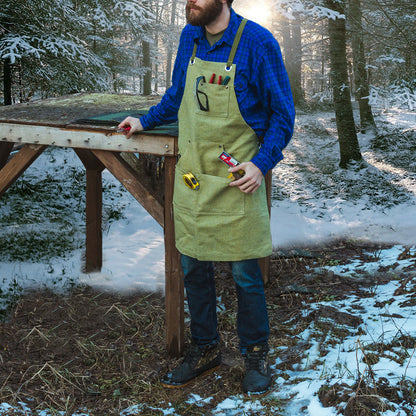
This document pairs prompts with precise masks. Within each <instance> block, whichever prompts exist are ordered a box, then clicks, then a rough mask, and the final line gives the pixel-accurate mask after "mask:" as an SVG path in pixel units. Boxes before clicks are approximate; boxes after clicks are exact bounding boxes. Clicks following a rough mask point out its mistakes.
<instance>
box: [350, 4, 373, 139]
mask: <svg viewBox="0 0 416 416" xmlns="http://www.w3.org/2000/svg"><path fill="white" fill-rule="evenodd" d="M349 5H350V7H349V20H350V26H351V47H352V54H353V71H354V85H355V96H356V99H357V101H358V105H359V108H360V124H361V131H362V132H363V133H365V132H366V131H368V130H373V131H374V132H375V131H376V124H375V121H374V117H373V112H372V110H371V106H370V103H369V95H370V88H369V84H368V76H367V71H366V59H365V53H364V41H363V28H362V24H361V20H362V11H361V2H360V0H350V4H349Z"/></svg>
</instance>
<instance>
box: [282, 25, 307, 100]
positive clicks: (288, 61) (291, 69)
mask: <svg viewBox="0 0 416 416" xmlns="http://www.w3.org/2000/svg"><path fill="white" fill-rule="evenodd" d="M282 36H283V43H282V47H283V56H284V61H285V67H286V70H287V74H288V76H289V81H290V87H291V89H292V94H293V101H294V103H295V105H299V104H301V103H303V102H304V99H305V97H304V93H303V89H302V38H301V30H300V25H299V23H293V22H292V20H289V19H285V20H283V23H282Z"/></svg>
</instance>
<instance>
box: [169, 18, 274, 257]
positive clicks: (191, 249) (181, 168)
mask: <svg viewBox="0 0 416 416" xmlns="http://www.w3.org/2000/svg"><path fill="white" fill-rule="evenodd" d="M244 24H245V21H244V20H243V22H242V24H241V25H240V28H239V31H238V32H237V35H236V37H235V40H234V44H233V47H232V49H231V53H230V57H229V58H228V62H227V63H225V62H209V61H202V60H200V59H199V58H196V57H195V56H196V49H197V44H195V46H194V51H193V55H192V57H191V60H190V63H189V66H188V71H187V76H186V84H185V91H184V95H183V98H182V102H181V106H180V109H179V113H178V120H179V139H178V146H179V160H178V163H177V165H176V171H175V188H174V197H173V207H174V222H175V236H176V247H177V249H178V250H179V252H180V253H182V254H186V255H188V256H190V257H193V258H197V259H199V260H210V261H239V260H247V259H253V258H259V257H266V256H269V255H270V254H271V252H272V243H271V233H270V218H269V212H268V208H267V199H266V189H265V183H264V181H263V183H262V185H261V186H260V188H258V189H257V190H256V191H255V192H254V194H245V193H243V192H241V191H240V190H239V189H238V187H231V186H229V183H230V182H231V181H232V179H229V178H228V175H229V172H228V166H227V165H225V164H224V163H223V162H221V161H220V160H219V159H218V156H219V155H220V154H221V153H222V152H223V151H226V152H227V153H229V154H230V155H231V156H233V157H234V158H235V159H236V160H238V161H239V162H243V161H249V160H251V159H252V157H253V156H254V155H255V154H256V153H257V152H258V150H259V144H258V138H257V135H256V134H255V132H254V131H253V130H252V129H251V128H250V127H249V126H248V125H247V123H246V122H245V120H244V119H243V117H242V115H241V113H240V110H239V107H238V102H237V98H236V95H235V91H234V79H235V73H236V67H235V64H233V59H234V56H235V52H236V50H237V47H238V43H239V40H240V38H241V33H242V30H243V29H244ZM212 74H216V77H215V82H214V83H209V80H210V79H211V76H212ZM220 75H221V77H222V80H224V79H225V77H226V76H229V77H230V80H229V82H228V84H227V85H218V83H217V82H218V78H219V76H220ZM201 76H203V77H205V82H203V81H201V79H200V82H199V83H198V91H197V90H196V85H197V79H198V78H199V77H201ZM205 94H206V96H205ZM206 97H207V100H208V108H209V109H208V111H204V109H206ZM198 99H199V101H198ZM199 102H201V103H202V108H201V106H200V104H199ZM189 172H190V173H192V174H193V175H194V176H195V177H196V179H197V180H198V182H199V185H200V186H199V189H198V190H195V189H190V188H189V187H188V186H187V185H186V184H185V182H184V180H183V175H184V174H186V173H189Z"/></svg>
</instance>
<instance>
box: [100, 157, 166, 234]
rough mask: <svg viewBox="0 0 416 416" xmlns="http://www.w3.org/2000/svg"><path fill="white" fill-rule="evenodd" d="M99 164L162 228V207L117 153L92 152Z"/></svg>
mask: <svg viewBox="0 0 416 416" xmlns="http://www.w3.org/2000/svg"><path fill="white" fill-rule="evenodd" d="M92 152H93V153H94V155H95V156H96V157H97V158H98V159H99V160H100V162H101V163H102V164H103V165H104V166H105V167H106V168H107V169H108V170H109V171H110V172H111V173H112V174H113V175H114V176H115V177H116V178H117V179H118V180H119V181H120V183H121V184H122V185H124V186H125V188H126V189H127V190H128V191H129V192H130V193H131V194H132V195H133V196H134V198H136V199H137V201H139V202H140V204H141V205H142V206H143V208H145V210H146V211H147V212H148V213H149V214H150V215H151V216H152V217H153V218H154V219H155V220H156V221H157V222H158V223H159V224H160V225H161V226H162V227H164V207H163V205H162V204H161V203H160V202H159V201H158V200H157V199H156V197H155V196H154V195H153V194H152V193H151V192H150V190H148V189H147V188H146V187H145V186H144V185H143V184H142V183H141V182H140V178H139V177H138V176H137V174H136V173H135V171H134V170H133V168H132V167H131V166H130V165H129V164H128V163H127V162H126V161H125V160H124V159H123V158H122V157H121V155H120V154H119V153H116V152H109V151H105V150H92Z"/></svg>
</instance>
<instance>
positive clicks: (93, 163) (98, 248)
mask: <svg viewBox="0 0 416 416" xmlns="http://www.w3.org/2000/svg"><path fill="white" fill-rule="evenodd" d="M74 150H75V153H76V154H77V155H78V157H79V158H80V159H81V162H82V163H83V165H84V166H85V169H86V175H87V186H86V193H87V194H86V243H85V245H86V249H85V272H87V273H90V272H94V271H100V270H101V267H102V264H103V237H102V209H103V190H102V171H103V169H104V166H103V164H102V163H101V162H100V161H99V160H98V159H97V158H96V157H95V156H94V155H93V154H92V152H90V151H89V150H83V149H74Z"/></svg>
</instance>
